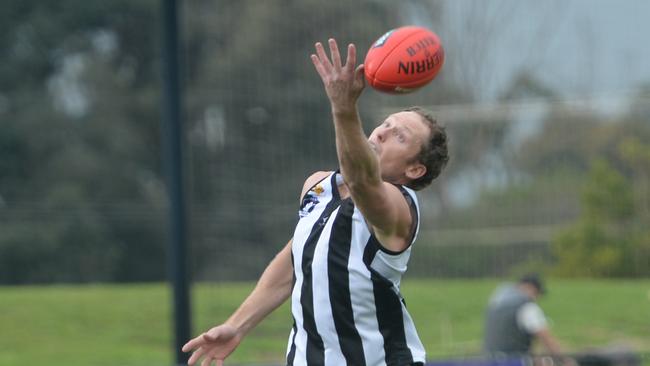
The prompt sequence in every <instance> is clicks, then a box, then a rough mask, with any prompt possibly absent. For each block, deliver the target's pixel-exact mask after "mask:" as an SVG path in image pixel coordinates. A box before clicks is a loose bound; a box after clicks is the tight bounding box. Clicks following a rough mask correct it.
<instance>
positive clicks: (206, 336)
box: [183, 240, 293, 366]
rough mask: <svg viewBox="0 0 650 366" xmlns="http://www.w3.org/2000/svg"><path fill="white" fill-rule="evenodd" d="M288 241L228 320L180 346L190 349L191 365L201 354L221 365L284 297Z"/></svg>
mask: <svg viewBox="0 0 650 366" xmlns="http://www.w3.org/2000/svg"><path fill="white" fill-rule="evenodd" d="M291 244H292V240H289V242H288V243H287V245H285V247H284V248H283V249H282V250H281V251H280V252H279V253H278V254H277V255H276V256H275V258H274V259H273V260H272V261H271V263H270V264H269V265H268V266H267V268H266V269H265V270H264V273H263V274H262V276H261V277H260V279H259V281H258V282H257V285H256V286H255V288H254V289H253V291H252V292H251V293H250V295H249V296H248V297H247V298H246V300H244V302H242V304H241V305H240V306H239V308H238V309H237V310H236V311H235V312H234V313H233V314H232V315H231V316H230V318H228V320H227V321H225V322H224V323H223V324H220V325H217V326H215V327H212V328H210V329H209V330H208V331H206V332H204V333H202V334H200V335H199V336H197V337H195V338H193V339H191V340H190V341H188V342H187V343H186V344H185V345H184V346H183V351H184V352H190V351H191V352H193V353H192V356H191V357H190V359H189V361H188V364H189V365H194V364H195V363H196V362H197V361H198V360H199V359H200V358H202V357H203V358H204V360H206V361H207V360H214V361H216V364H217V365H218V366H219V365H223V360H224V359H225V358H226V357H228V356H229V355H230V354H231V353H232V352H233V351H234V350H235V348H237V346H238V345H239V343H240V342H241V340H242V339H243V338H244V336H245V335H246V334H247V333H248V332H249V331H250V330H251V329H253V328H254V327H255V326H256V325H257V324H258V323H259V322H261V321H262V319H264V318H265V317H266V316H267V315H268V314H270V313H271V312H272V311H273V310H275V309H276V308H277V307H279V306H280V305H282V303H284V302H285V301H286V300H287V298H288V297H289V295H290V294H291V285H292V283H293V267H292V264H291ZM204 362H205V361H204ZM208 362H209V361H208Z"/></svg>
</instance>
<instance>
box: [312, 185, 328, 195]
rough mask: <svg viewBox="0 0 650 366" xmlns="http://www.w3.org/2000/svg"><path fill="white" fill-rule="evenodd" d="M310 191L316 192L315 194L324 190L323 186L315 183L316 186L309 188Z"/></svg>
mask: <svg viewBox="0 0 650 366" xmlns="http://www.w3.org/2000/svg"><path fill="white" fill-rule="evenodd" d="M311 191H312V192H314V193H316V194H317V195H319V194H321V193H323V192H324V191H325V188H323V186H321V185H320V184H318V185H316V187H314V188H312V189H311Z"/></svg>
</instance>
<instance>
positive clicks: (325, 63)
mask: <svg viewBox="0 0 650 366" xmlns="http://www.w3.org/2000/svg"><path fill="white" fill-rule="evenodd" d="M316 55H317V56H318V61H319V62H320V64H321V66H322V68H323V71H325V72H326V73H328V72H330V70H332V63H330V59H329V57H327V54H326V53H325V48H324V47H323V44H322V43H320V42H316Z"/></svg>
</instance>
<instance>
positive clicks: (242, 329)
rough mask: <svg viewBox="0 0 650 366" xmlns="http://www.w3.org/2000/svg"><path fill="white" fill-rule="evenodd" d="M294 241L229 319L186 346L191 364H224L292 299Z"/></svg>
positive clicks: (317, 176) (307, 183) (311, 180)
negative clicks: (276, 311)
mask: <svg viewBox="0 0 650 366" xmlns="http://www.w3.org/2000/svg"><path fill="white" fill-rule="evenodd" d="M328 174H329V173H328V172H317V173H314V174H313V175H312V176H311V177H309V178H308V179H307V180H306V181H305V183H304V184H303V189H302V194H301V198H302V197H303V196H304V195H305V193H306V192H307V190H309V189H310V188H311V187H312V186H313V185H315V184H316V183H318V181H319V180H321V179H323V178H324V177H326V176H327V175H328ZM292 244H293V240H289V242H288V243H287V245H285V246H284V248H283V249H282V250H281V251H280V252H279V253H278V254H277V255H276V256H275V258H274V259H273V260H272V261H271V263H270V264H269V265H268V266H267V268H266V269H265V270H264V273H262V276H261V277H260V279H259V281H258V282H257V285H256V286H255V288H254V289H253V291H252V292H251V293H250V295H249V296H248V297H247V298H246V300H244V302H242V304H241V305H240V306H239V308H237V310H236V311H235V312H234V313H233V314H232V315H231V316H230V318H228V320H226V321H225V322H224V323H223V324H220V325H217V326H215V327H212V328H210V329H209V330H208V331H206V332H204V333H202V334H200V335H199V336H197V337H195V338H194V339H192V340H190V341H188V342H187V343H186V344H185V345H184V346H183V351H184V352H193V353H192V356H191V357H190V359H189V361H188V364H190V365H194V364H195V363H196V362H197V361H198V360H199V359H201V358H203V359H204V362H205V360H214V361H215V362H216V364H217V365H218V366H219V365H223V360H224V359H225V358H226V357H228V356H229V355H230V354H231V353H232V352H233V351H234V350H235V349H236V348H237V346H238V345H239V343H240V342H241V340H242V339H243V338H244V336H245V335H246V334H247V333H248V332H249V331H250V330H251V329H253V328H254V327H255V326H257V324H259V323H260V322H261V321H262V320H263V319H264V318H265V317H266V316H267V315H269V314H270V313H271V312H273V310H275V309H276V308H278V307H279V306H280V305H282V303H284V302H285V301H286V300H287V299H288V298H289V296H290V295H291V288H292V284H293V265H292V263H291V247H292Z"/></svg>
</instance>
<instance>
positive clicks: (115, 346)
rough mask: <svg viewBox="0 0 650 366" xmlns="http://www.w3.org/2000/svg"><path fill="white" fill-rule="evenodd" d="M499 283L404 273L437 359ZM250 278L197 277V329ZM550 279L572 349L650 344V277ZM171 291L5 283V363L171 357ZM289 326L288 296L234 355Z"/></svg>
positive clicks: (555, 319) (0, 356)
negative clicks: (214, 280) (211, 280)
mask: <svg viewBox="0 0 650 366" xmlns="http://www.w3.org/2000/svg"><path fill="white" fill-rule="evenodd" d="M496 284H497V282H496V281H494V280H444V281H431V280H414V279H406V280H405V281H404V284H403V292H404V296H405V298H406V301H407V306H408V308H409V310H410V312H411V314H412V315H413V317H414V319H415V322H416V324H417V326H418V330H419V333H420V336H421V338H422V340H423V342H424V343H425V346H426V348H427V351H428V355H429V357H430V358H431V359H435V358H447V357H454V356H463V355H471V354H476V353H478V352H479V350H480V339H481V331H482V321H483V319H482V314H483V310H484V306H485V302H486V301H487V297H488V296H489V293H490V292H491V291H492V289H493V288H494V286H495V285H496ZM252 287H253V284H252V283H235V284H231V283H228V284H201V285H197V286H195V287H194V289H193V301H192V305H193V316H194V329H195V331H194V332H195V333H197V332H199V331H202V330H204V329H205V328H207V327H209V326H211V325H213V324H215V323H217V322H220V321H222V320H224V319H225V318H226V317H227V316H228V315H229V314H230V313H231V312H232V311H233V310H234V309H235V308H236V307H237V305H238V304H239V303H240V302H241V301H242V300H243V298H244V297H245V296H246V294H247V293H248V292H249V291H250V290H251V289H252ZM548 287H549V290H550V291H549V294H548V296H546V297H545V298H543V299H542V301H541V305H542V308H543V309H544V310H545V311H546V313H547V316H548V317H549V318H550V320H551V321H552V331H553V332H554V334H556V335H557V337H558V338H559V339H560V340H561V341H562V343H563V344H564V345H565V346H566V348H567V350H569V351H584V350H586V349H589V348H596V347H605V346H610V345H614V344H619V345H620V344H625V345H627V346H629V347H632V348H634V349H637V350H642V351H645V352H648V351H650V281H604V280H571V281H569V280H550V281H549V283H548ZM170 300H171V291H170V289H169V288H168V287H167V286H166V285H162V284H152V285H150V284H147V285H97V286H46V287H37V286H25V287H0V325H1V327H2V331H0V365H8V366H11V365H35V364H48V365H65V366H77V365H93V366H102V365H106V366H108V365H110V366H119V365H124V366H127V365H128V366H150V365H171V364H172V363H173V362H172V361H173V354H172V352H171V346H172V336H171V323H172V316H171V312H170ZM290 326H291V317H290V314H289V308H288V306H287V305H286V304H285V305H284V306H283V307H281V308H280V309H279V310H278V311H276V312H275V313H274V314H272V315H271V316H270V317H269V318H267V319H266V321H265V322H264V323H262V325H261V326H260V327H258V328H257V329H255V330H254V331H253V332H252V333H251V334H250V336H249V337H248V338H246V339H245V340H244V342H243V343H242V345H241V346H240V348H239V349H238V350H237V351H236V352H235V353H234V354H233V356H232V358H231V359H232V361H233V362H234V363H246V362H250V363H255V362H263V361H277V362H281V360H282V358H283V356H284V350H285V347H286V342H287V336H288V333H289V328H290ZM645 363H646V364H648V362H647V360H646V362H645Z"/></svg>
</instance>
